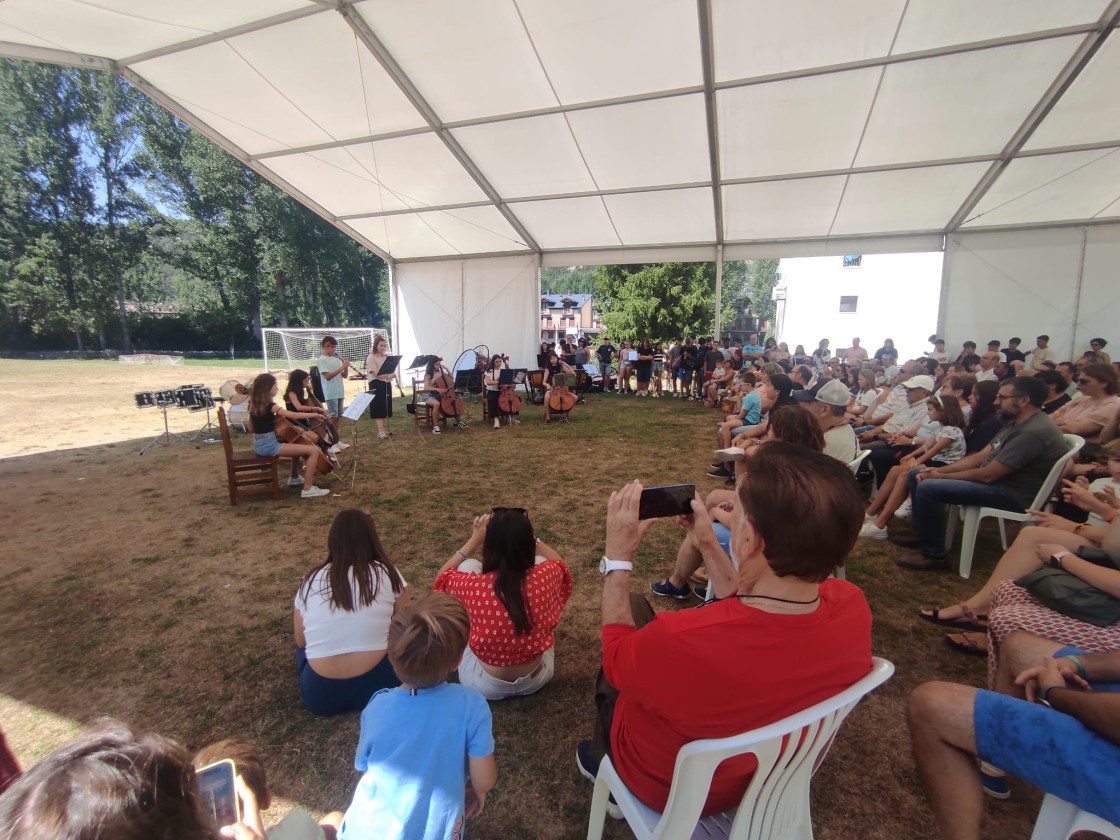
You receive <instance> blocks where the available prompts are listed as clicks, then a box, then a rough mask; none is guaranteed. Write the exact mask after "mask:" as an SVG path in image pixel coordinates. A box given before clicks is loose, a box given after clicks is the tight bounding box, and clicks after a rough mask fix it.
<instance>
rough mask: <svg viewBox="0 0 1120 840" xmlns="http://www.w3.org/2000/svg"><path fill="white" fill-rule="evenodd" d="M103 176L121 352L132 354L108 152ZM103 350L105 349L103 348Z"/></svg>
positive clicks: (103, 160)
mask: <svg viewBox="0 0 1120 840" xmlns="http://www.w3.org/2000/svg"><path fill="white" fill-rule="evenodd" d="M101 174H102V177H103V178H104V179H105V222H106V228H107V231H108V234H109V241H108V256H109V266H110V269H109V270H110V271H111V272H112V273H113V287H114V290H115V291H116V293H117V317H118V318H120V322H121V351H122V352H124V353H131V352H132V338H131V336H129V334H128V310H127V309H126V307H125V305H124V276H123V272H122V271H121V267H120V264H119V263H120V261H119V260H118V259H117V250H116V248H117V201H116V192H115V186H116V185H115V184H114V183H113V170H112V168H111V167H110V166H109V155H108V152H107V151H106V152H104V153H103V155H102V166H101ZM101 349H102V350H104V349H105V348H104V347H102V348H101Z"/></svg>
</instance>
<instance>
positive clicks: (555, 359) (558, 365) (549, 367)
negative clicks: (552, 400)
mask: <svg viewBox="0 0 1120 840" xmlns="http://www.w3.org/2000/svg"><path fill="white" fill-rule="evenodd" d="M561 373H566V374H568V375H569V376H575V371H573V370H572V368H571V366H570V365H566V364H564V363H563V362H562V361H560V357H559V356H557V355H556V351H555V350H550V351H549V353H548V364H546V365H545V366H544V422H546V423H548V422H549V421H550V420H551V419H552V411H551V409H550V408H549V405H548V398H549V397H551V396H552V387H553V386H552V380H553V377H555V376H556V375H557V374H561Z"/></svg>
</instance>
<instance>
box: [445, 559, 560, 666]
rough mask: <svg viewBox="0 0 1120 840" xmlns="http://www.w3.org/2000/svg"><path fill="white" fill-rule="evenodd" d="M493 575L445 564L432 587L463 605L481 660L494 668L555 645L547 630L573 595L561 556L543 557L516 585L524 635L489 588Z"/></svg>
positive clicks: (472, 643) (518, 662) (552, 627)
mask: <svg viewBox="0 0 1120 840" xmlns="http://www.w3.org/2000/svg"><path fill="white" fill-rule="evenodd" d="M497 576H498V573H497V572H487V573H486V574H478V573H475V572H461V571H459V570H458V569H449V570H448V571H446V572H443V573H442V574H441V575H440V576H439V577H437V578H436V582H435V583H433V584H432V589H435V590H437V591H442V592H447V593H448V594H450V595H454V596H455V597H456V598H458V599H459V600H460V601H462V602H463V606H464V607H466V608H467V614H468V615H469V616H470V617H471V639H470V646H471V650H472V651H473V652H474V655H475V656H477V657H478V659H479V661H480V662H485V663H486V664H487V665H494V666H497V667H502V666H506V665H521V664H522V663H524V662H529V661H530V660H532V659H534V658H536V657H538V656H540V655H541V654H542V653H544V652H545V651H546V650H549V649H550V648H552V646H553V645H555V644H556V639H555V637H554V636H553V635H552V631H553V630H555V629H556V625H557V624H559V623H560V613H561V612H562V611H563V610H564V605H565V604H566V603H568V598H569V597H570V596H571V594H572V573H571V572H570V571H568V567H567V566H566V565H565V564H564V561H563V560H545V561H543V562H540V563H537V565H536V566H534V567H533V568H532V569H530V570H529V573H528V574H527V575H526V576H525V582H524V584H523V585H522V589H521V592H522V596H523V597H524V599H525V602H526V604H527V606H528V611H529V616H530V618H531V621H532V623H533V629H532V631H530V633H529V635H527V636H517V635H515V634H514V631H513V621H512V620H511V619H510V617H509V613H508V612H506V608H505V606H504V605H503V604H502V602H501V601H499V600H498V596H497V595H496V594H495V593H494V580H495V578H497Z"/></svg>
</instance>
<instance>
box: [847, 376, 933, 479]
mask: <svg viewBox="0 0 1120 840" xmlns="http://www.w3.org/2000/svg"><path fill="white" fill-rule="evenodd" d="M902 387H903V388H904V389H905V391H906V407H905V408H901V409H899V410H898V411H896V412H895V413H894V414H893V415H892V416H891V418H890V419H889V420H888V421H887V422H886V423H884V424H883V425H881V426H879V427H878V428H876V429H868V430H867V431H865V432H863V433H862V434H860V436H859V441H860V443H861V444H862V445H863V448H864V449H870V450H871V455H869V456H868V459H867V460H868V461H870V462H871V469H873V470H874V471H875V475H876V476H877V477H878V480H879V482H880V483H881V482H883V481H884V480H885V479H886V477H887V473H888V472H890V470H891V468H892V467H893V466H894V465H895V464H897V463H898V460H899V458H901V457H902V455H903V454H905V453H906V452H909V451H910V450H911V449H912V448H913V446H914V441H913V438H914V436H916V435H917V434H918V431H919V430H920V428H921V426H922V421H923V420H924V419H926V417H927V416H928V411H927V409H926V401H927V400H929V396H930V394H932V393H933V379H932V378H931V377H929V376H914V377H911V378H910V379H907V380H906V381H905V382H903V383H902Z"/></svg>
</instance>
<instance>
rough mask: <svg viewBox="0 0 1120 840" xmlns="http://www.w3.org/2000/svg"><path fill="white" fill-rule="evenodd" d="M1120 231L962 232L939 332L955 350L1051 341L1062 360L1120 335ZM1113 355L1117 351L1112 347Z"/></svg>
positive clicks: (949, 251)
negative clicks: (968, 344) (970, 344)
mask: <svg viewBox="0 0 1120 840" xmlns="http://www.w3.org/2000/svg"><path fill="white" fill-rule="evenodd" d="M1118 265H1120V225H1099V226H1094V227H1063V228H1052V229H1050V230H1045V231H1039V230H1031V231H1001V232H989V233H963V232H962V233H956V234H953V235H951V236H950V237H949V239H948V244H947V247H946V249H945V269H944V270H945V273H946V274H947V275H948V276H950V277H951V278H952V282H950V283H947V284H944V286H943V288H942V305H941V317H940V323H939V330H940V333H939V334H941V335H944V336H945V339H946V342H947V346H948V347H949V348H950V349H953V348H957V347H959V346H960V344H961V342H963V341H966V340H969V339H971V340H972V341H975V342H977V343H978V344H980V345H981V346H983V345H984V343H985V342H987V341H988V340H989V339H992V338H998V339H1000V340H1001V341H1006V339H1007V338H1009V337H1010V336H1013V335H1017V336H1019V337H1021V338H1022V339H1023V344H1024V346H1025V347H1033V346H1034V338H1035V336H1037V335H1041V334H1045V335H1049V336H1050V346H1051V347H1053V348H1054V351H1055V353H1056V355H1057V356H1058V357H1059V358H1060V359H1074V358H1076V357H1077V356H1080V355H1081V354H1082V353H1083V352H1085V351H1086V350H1088V349H1089V339H1091V338H1095V337H1098V336H1100V337H1104V338H1106V339H1108V338H1110V337H1114V336H1115V335H1116V325H1117V324H1120V283H1117V268H1116V267H1117V266H1118ZM1110 349H1111V348H1110Z"/></svg>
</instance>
